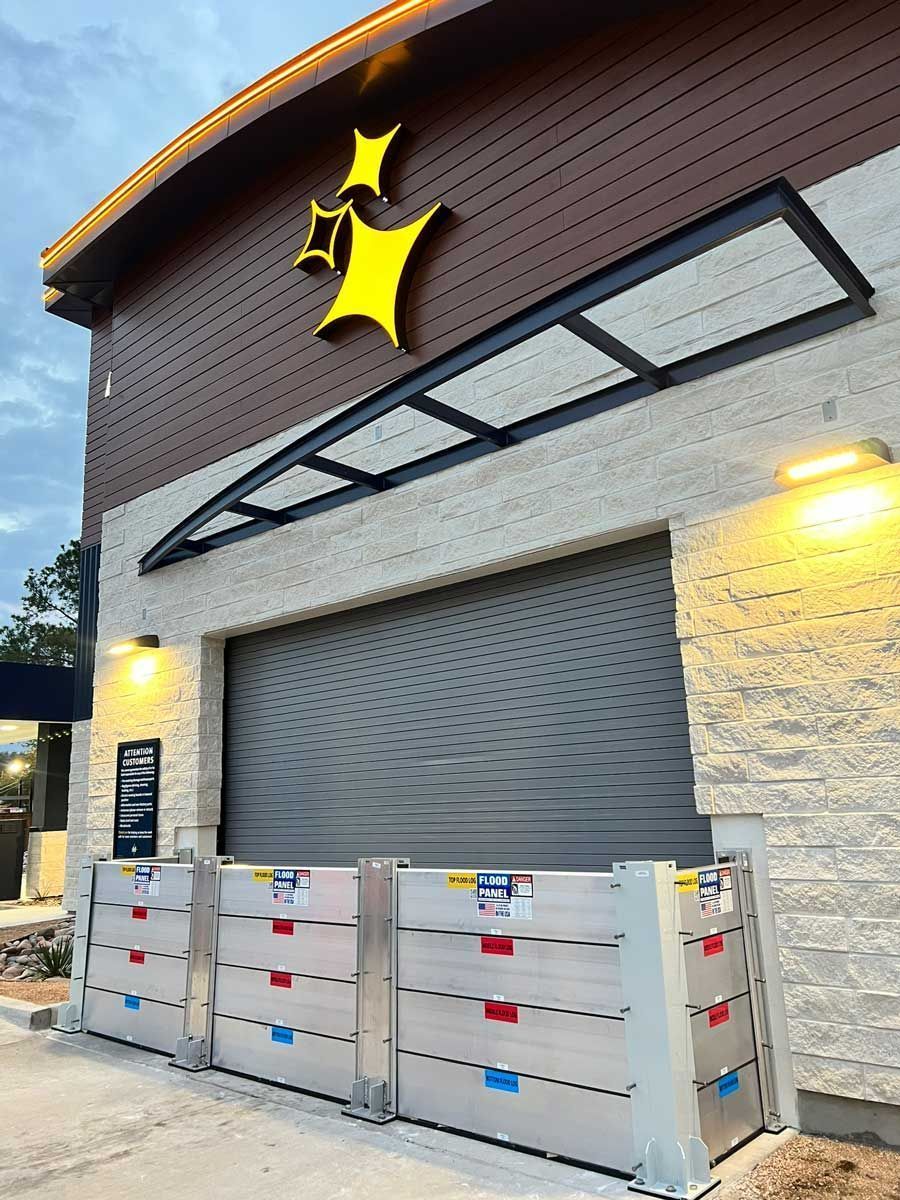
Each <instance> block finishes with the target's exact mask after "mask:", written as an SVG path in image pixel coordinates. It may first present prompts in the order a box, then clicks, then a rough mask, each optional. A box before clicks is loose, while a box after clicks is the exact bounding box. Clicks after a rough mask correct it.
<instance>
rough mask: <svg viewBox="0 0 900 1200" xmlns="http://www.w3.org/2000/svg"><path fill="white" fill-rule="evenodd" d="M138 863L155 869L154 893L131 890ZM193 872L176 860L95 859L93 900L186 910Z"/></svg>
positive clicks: (189, 900)
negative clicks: (155, 861) (126, 861)
mask: <svg viewBox="0 0 900 1200" xmlns="http://www.w3.org/2000/svg"><path fill="white" fill-rule="evenodd" d="M139 866H151V867H154V868H155V869H157V870H158V871H159V880H158V881H156V882H154V883H152V884H151V885H150V887H151V888H156V889H157V890H156V893H155V894H153V895H148V894H146V893H144V892H141V891H135V886H136V885H135V870H136V868H137V867H139ZM193 875H194V869H193V867H189V866H182V865H180V864H178V863H142V862H133V863H123V862H119V861H116V862H98V863H96V864H95V865H94V893H93V898H94V903H95V904H125V905H132V904H137V905H142V906H143V907H145V908H179V909H189V908H190V907H191V888H192V885H193Z"/></svg>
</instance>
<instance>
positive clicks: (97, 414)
mask: <svg viewBox="0 0 900 1200" xmlns="http://www.w3.org/2000/svg"><path fill="white" fill-rule="evenodd" d="M111 367H112V316H111V314H109V313H101V314H98V315H97V316H96V317H95V318H94V324H93V326H92V327H91V366H90V372H89V374H88V406H87V434H86V436H85V449H84V459H85V468H84V508H83V512H82V522H81V541H82V545H85V546H90V545H92V544H93V543H94V542H98V541H99V540H100V527H101V524H102V521H103V513H104V511H105V509H106V504H105V503H104V487H105V481H106V428H107V423H108V417H109V414H108V412H107V409H108V405H109V401H108V400H107V398H106V379H107V375H108V373H109V371H110V369H111Z"/></svg>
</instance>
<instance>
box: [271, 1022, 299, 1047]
mask: <svg viewBox="0 0 900 1200" xmlns="http://www.w3.org/2000/svg"><path fill="white" fill-rule="evenodd" d="M272 1041H273V1042H281V1044H282V1046H293V1044H294V1031H293V1029H282V1027H281V1026H280V1025H273V1026H272Z"/></svg>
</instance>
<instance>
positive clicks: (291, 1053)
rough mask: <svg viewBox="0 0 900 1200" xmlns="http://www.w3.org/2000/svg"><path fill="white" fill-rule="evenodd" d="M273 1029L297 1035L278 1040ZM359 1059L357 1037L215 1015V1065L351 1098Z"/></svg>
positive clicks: (313, 1090) (260, 1077)
mask: <svg viewBox="0 0 900 1200" xmlns="http://www.w3.org/2000/svg"><path fill="white" fill-rule="evenodd" d="M273 1033H275V1035H276V1037H279V1038H284V1037H286V1036H287V1035H288V1034H292V1035H293V1040H292V1041H291V1042H287V1041H284V1040H279V1041H273V1039H272V1035H273ZM354 1058H355V1047H354V1044H353V1042H341V1041H338V1040H337V1039H336V1038H326V1037H317V1036H316V1035H315V1034H312V1033H297V1032H294V1031H293V1030H287V1031H285V1030H283V1029H280V1027H278V1026H272V1025H257V1024H255V1023H254V1022H252V1021H238V1020H234V1019H232V1018H230V1017H219V1016H217V1017H215V1018H214V1020H213V1048H212V1064H213V1066H214V1067H222V1068H224V1070H226V1071H239V1072H240V1073H241V1074H243V1075H253V1076H254V1077H256V1078H258V1079H269V1080H272V1081H273V1082H274V1083H285V1084H289V1085H290V1086H291V1087H295V1088H301V1089H303V1090H305V1091H308V1092H321V1093H322V1094H323V1095H326V1096H333V1097H335V1099H337V1100H347V1099H349V1097H350V1087H351V1085H352V1083H353V1068H354ZM298 1187H299V1189H300V1191H301V1192H302V1190H303V1188H302V1179H298Z"/></svg>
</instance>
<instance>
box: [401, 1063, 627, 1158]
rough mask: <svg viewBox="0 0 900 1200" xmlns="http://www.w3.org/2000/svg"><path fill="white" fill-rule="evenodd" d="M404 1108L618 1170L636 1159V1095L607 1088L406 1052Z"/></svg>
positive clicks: (435, 1120) (422, 1116)
mask: <svg viewBox="0 0 900 1200" xmlns="http://www.w3.org/2000/svg"><path fill="white" fill-rule="evenodd" d="M399 1111H400V1115H401V1116H404V1117H412V1118H418V1119H420V1120H426V1121H430V1122H433V1123H436V1124H439V1125H446V1126H448V1127H450V1128H453V1129H462V1130H465V1131H467V1132H470V1133H477V1134H480V1135H482V1136H483V1137H488V1138H493V1139H495V1140H497V1141H500V1142H511V1143H513V1144H516V1145H520V1146H525V1147H528V1148H530V1149H534V1150H543V1151H549V1152H551V1153H553V1154H557V1155H563V1156H565V1157H567V1158H575V1159H579V1160H581V1161H583V1162H587V1163H592V1164H595V1165H596V1166H600V1167H611V1168H612V1169H613V1170H616V1171H629V1170H630V1168H631V1166H632V1165H633V1162H634V1160H633V1151H632V1149H631V1102H630V1101H629V1100H628V1099H626V1098H625V1097H623V1096H616V1095H610V1094H608V1093H606V1092H594V1091H590V1090H588V1089H585V1088H575V1087H570V1086H567V1085H566V1084H560V1083H548V1082H546V1081H544V1080H541V1079H531V1078H528V1077H526V1076H524V1075H515V1074H512V1073H510V1072H504V1071H494V1072H490V1073H488V1072H486V1071H485V1070H484V1069H483V1068H481V1067H471V1066H466V1065H464V1064H461V1063H451V1062H444V1061H442V1060H439V1059H433V1058H420V1057H419V1056H418V1055H415V1054H405V1053H403V1052H402V1051H401V1053H400V1069H399Z"/></svg>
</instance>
